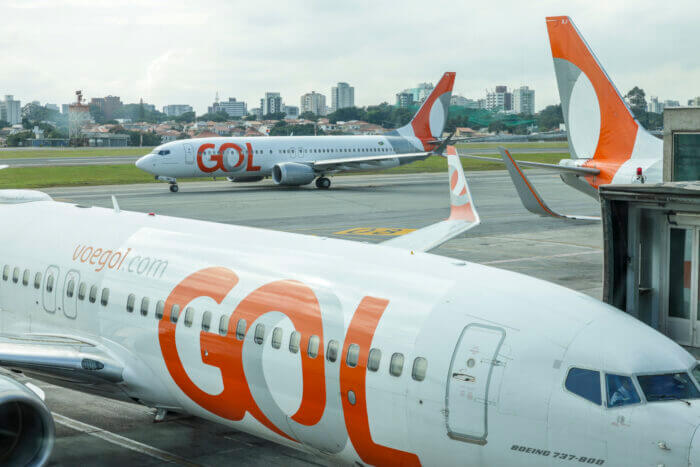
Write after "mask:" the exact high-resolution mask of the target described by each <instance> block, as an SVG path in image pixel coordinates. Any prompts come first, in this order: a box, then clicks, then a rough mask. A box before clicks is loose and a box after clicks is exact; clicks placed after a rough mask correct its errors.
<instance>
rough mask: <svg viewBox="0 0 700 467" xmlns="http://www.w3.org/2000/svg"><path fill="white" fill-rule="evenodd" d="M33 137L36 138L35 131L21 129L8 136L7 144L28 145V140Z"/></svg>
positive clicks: (14, 145) (15, 145) (13, 145)
mask: <svg viewBox="0 0 700 467" xmlns="http://www.w3.org/2000/svg"><path fill="white" fill-rule="evenodd" d="M32 138H34V133H32V132H31V131H20V132H19V133H15V134H14V135H9V136H8V137H7V145H8V146H12V147H17V146H26V141H27V140H28V139H32Z"/></svg>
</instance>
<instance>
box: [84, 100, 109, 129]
mask: <svg viewBox="0 0 700 467" xmlns="http://www.w3.org/2000/svg"><path fill="white" fill-rule="evenodd" d="M88 107H89V109H90V116H91V117H92V119H93V120H95V123H99V124H102V123H104V122H106V121H107V119H106V118H105V114H104V112H102V109H101V108H100V107H98V106H97V105H95V104H90V105H89V106H88Z"/></svg>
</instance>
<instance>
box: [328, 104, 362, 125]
mask: <svg viewBox="0 0 700 467" xmlns="http://www.w3.org/2000/svg"><path fill="white" fill-rule="evenodd" d="M327 117H328V120H329V121H330V122H331V123H337V122H338V121H341V122H348V121H350V120H363V121H365V120H366V119H367V112H366V111H365V109H362V108H360V107H344V108H342V109H338V110H336V111H335V112H333V113H331V114H329V115H328V116H327Z"/></svg>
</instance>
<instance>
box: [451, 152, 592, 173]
mask: <svg viewBox="0 0 700 467" xmlns="http://www.w3.org/2000/svg"><path fill="white" fill-rule="evenodd" d="M459 157H464V158H467V159H476V160H480V161H489V162H498V163H503V159H499V158H498V157H485V156H473V155H471V154H460V155H459ZM516 162H517V164H518V165H524V166H525V167H535V168H538V169H546V170H555V171H557V172H567V173H573V174H576V175H598V174H599V173H600V170H598V169H595V168H593V167H567V166H565V165H558V164H547V163H545V162H530V161H516Z"/></svg>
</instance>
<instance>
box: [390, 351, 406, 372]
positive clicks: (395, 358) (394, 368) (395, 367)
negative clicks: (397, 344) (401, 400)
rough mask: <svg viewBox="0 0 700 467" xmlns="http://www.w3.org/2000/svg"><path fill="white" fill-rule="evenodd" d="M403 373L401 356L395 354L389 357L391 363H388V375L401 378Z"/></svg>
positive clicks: (400, 354)
mask: <svg viewBox="0 0 700 467" xmlns="http://www.w3.org/2000/svg"><path fill="white" fill-rule="evenodd" d="M402 372H403V354H402V353H398V352H397V353H395V354H394V355H392V356H391V361H390V362H389V373H390V374H391V376H397V377H398V376H401V373H402Z"/></svg>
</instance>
